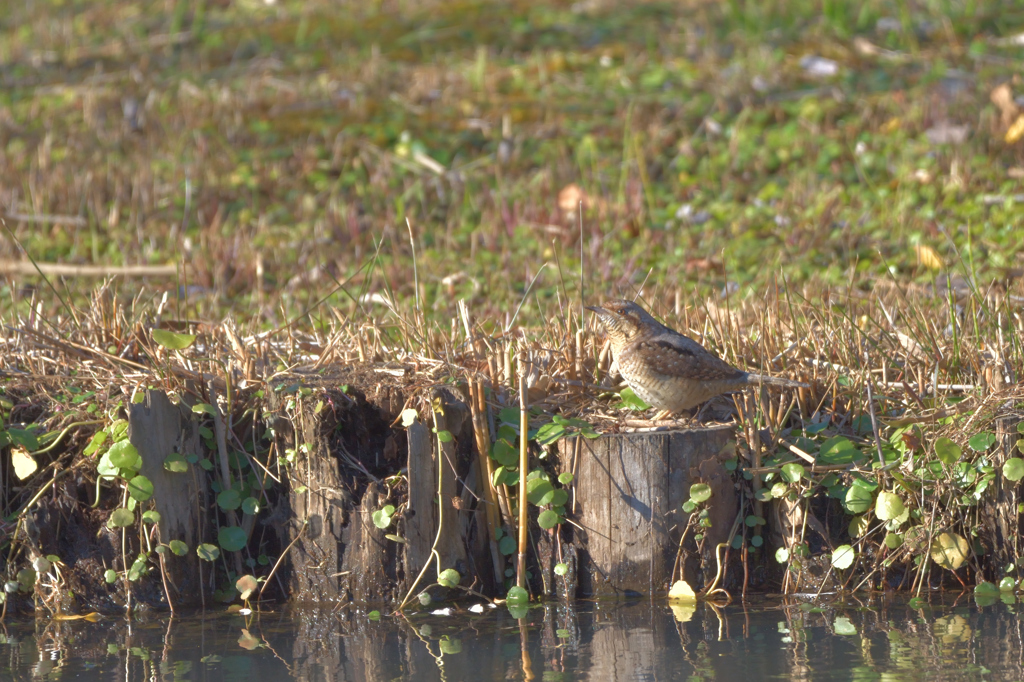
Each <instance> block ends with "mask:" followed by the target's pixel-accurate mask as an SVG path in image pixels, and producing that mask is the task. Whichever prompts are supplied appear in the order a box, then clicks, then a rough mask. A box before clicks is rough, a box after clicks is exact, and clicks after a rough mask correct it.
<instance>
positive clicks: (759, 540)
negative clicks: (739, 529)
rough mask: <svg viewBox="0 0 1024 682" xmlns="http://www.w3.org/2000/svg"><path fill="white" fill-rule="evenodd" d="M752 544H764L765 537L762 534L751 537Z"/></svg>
mask: <svg viewBox="0 0 1024 682" xmlns="http://www.w3.org/2000/svg"><path fill="white" fill-rule="evenodd" d="M750 544H751V545H753V546H754V547H760V546H761V545H763V544H764V538H763V537H761V536H760V535H755V536H754V537H752V538H750Z"/></svg>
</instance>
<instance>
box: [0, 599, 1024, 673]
mask: <svg viewBox="0 0 1024 682" xmlns="http://www.w3.org/2000/svg"><path fill="white" fill-rule="evenodd" d="M1007 601H1012V599H1007ZM468 606H470V604H465V605H461V606H460V607H457V608H456V609H455V610H454V611H453V613H452V614H451V615H441V614H433V613H429V612H418V613H411V614H409V615H408V616H406V617H405V618H403V617H398V616H388V615H385V616H384V617H382V618H381V619H380V620H379V621H373V620H370V619H369V618H367V616H366V614H365V613H350V612H349V613H331V612H329V611H326V610H312V609H289V610H278V611H273V612H269V613H268V612H266V611H264V612H263V613H262V614H261V615H260V616H259V617H256V616H255V615H254V616H249V617H243V616H239V615H229V614H225V613H217V614H211V613H210V612H207V613H206V614H205V615H203V614H190V615H187V616H178V617H175V618H170V617H168V616H167V615H164V614H153V615H151V616H149V617H147V618H143V619H137V620H135V621H132V622H128V621H126V620H123V619H117V618H108V619H105V620H103V621H100V622H96V623H90V622H85V621H62V622H55V621H49V620H45V619H39V620H33V621H17V620H14V621H12V620H11V619H10V618H8V620H7V622H6V623H5V625H4V627H2V628H0V642H2V643H0V680H51V679H52V680H109V681H111V682H115V681H129V680H131V681H134V680H138V681H139V682H143V681H148V680H196V681H204V682H205V681H218V682H219V681H221V680H240V681H244V682H263V681H267V682H272V681H277V680H304V681H307V680H308V681H319V680H347V681H352V682H362V681H364V680H365V681H367V682H378V681H384V680H406V679H408V680H473V681H481V682H482V681H485V680H523V679H536V680H602V681H604V680H652V681H653V680H741V681H745V680H761V679H784V680H789V679H814V680H851V679H853V680H874V679H884V680H914V679H928V680H941V679H948V680H974V679H977V680H1019V679H1024V672H1022V671H1024V653H1022V640H1021V635H1022V628H1021V620H1020V616H1019V615H1018V611H1019V605H1018V604H1016V603H1004V602H1001V601H996V602H995V603H994V604H985V605H979V604H978V603H977V602H976V601H975V600H974V598H973V597H971V596H969V595H963V596H958V595H938V596H935V595H933V596H932V597H931V603H930V604H928V605H926V606H924V607H923V608H910V607H909V606H908V604H907V602H906V601H905V600H902V599H900V600H893V599H883V598H879V597H874V598H866V599H862V600H856V599H845V600H843V601H841V602H840V601H831V602H829V601H818V602H816V603H815V604H813V605H812V604H809V603H803V604H801V602H800V600H798V599H790V600H787V601H778V600H776V601H771V600H761V601H754V602H751V603H748V604H746V605H736V604H733V605H731V606H727V607H722V608H716V607H712V606H710V605H706V604H701V605H697V606H696V607H695V608H692V609H687V608H679V607H676V608H675V609H673V608H671V607H669V606H668V605H666V604H665V603H658V602H653V603H652V602H650V601H622V602H600V603H593V602H580V603H577V604H575V605H574V606H571V607H568V606H564V605H558V604H550V605H542V606H537V607H534V608H531V609H529V611H528V612H527V614H526V616H525V617H523V618H521V619H519V620H517V619H516V618H514V617H513V616H512V615H511V614H510V613H509V611H508V610H507V609H505V608H489V609H485V610H484V612H483V613H474V612H471V611H468V610H466V607H468ZM915 606H919V605H918V604H915Z"/></svg>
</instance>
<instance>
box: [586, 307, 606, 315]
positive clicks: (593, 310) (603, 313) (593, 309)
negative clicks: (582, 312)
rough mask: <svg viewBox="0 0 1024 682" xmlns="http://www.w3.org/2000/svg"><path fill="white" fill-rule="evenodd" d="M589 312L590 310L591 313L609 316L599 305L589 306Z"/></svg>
mask: <svg viewBox="0 0 1024 682" xmlns="http://www.w3.org/2000/svg"><path fill="white" fill-rule="evenodd" d="M587 310H589V311H590V312H593V313H597V314H598V315H607V314H608V311H607V310H605V309H604V308H602V307H601V306H599V305H588V306H587Z"/></svg>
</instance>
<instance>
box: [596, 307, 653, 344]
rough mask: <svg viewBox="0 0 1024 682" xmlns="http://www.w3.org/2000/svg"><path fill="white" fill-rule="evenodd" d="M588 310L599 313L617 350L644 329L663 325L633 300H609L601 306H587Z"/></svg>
mask: <svg viewBox="0 0 1024 682" xmlns="http://www.w3.org/2000/svg"><path fill="white" fill-rule="evenodd" d="M587 310H592V311H594V312H595V313H597V317H598V319H599V320H601V324H603V325H604V328H605V330H606V331H607V332H608V338H609V339H611V342H612V350H613V351H617V350H618V349H619V348H621V347H623V346H624V345H626V344H627V343H629V342H630V341H632V340H633V339H635V338H636V337H637V336H638V335H640V334H641V333H643V332H644V331H650V330H652V329H658V328H660V327H661V325H660V324H659V323H658V321H657V320H655V319H654V318H653V317H651V316H650V315H649V314H647V311H646V310H644V309H643V308H641V307H640V306H638V305H637V304H636V303H633V302H632V301H623V300H615V301H608V302H607V303H605V304H604V305H600V306H596V305H595V306H587Z"/></svg>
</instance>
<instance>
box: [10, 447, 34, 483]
mask: <svg viewBox="0 0 1024 682" xmlns="http://www.w3.org/2000/svg"><path fill="white" fill-rule="evenodd" d="M11 464H12V465H13V466H14V475H15V476H17V477H18V480H21V481H24V480H25V479H26V478H28V477H29V476H31V475H32V474H34V473H35V472H36V469H38V468H39V465H38V464H36V461H35V460H34V459H32V455H30V454H28V450H26V449H25V448H23V447H21V446H15V447H13V448H11Z"/></svg>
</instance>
